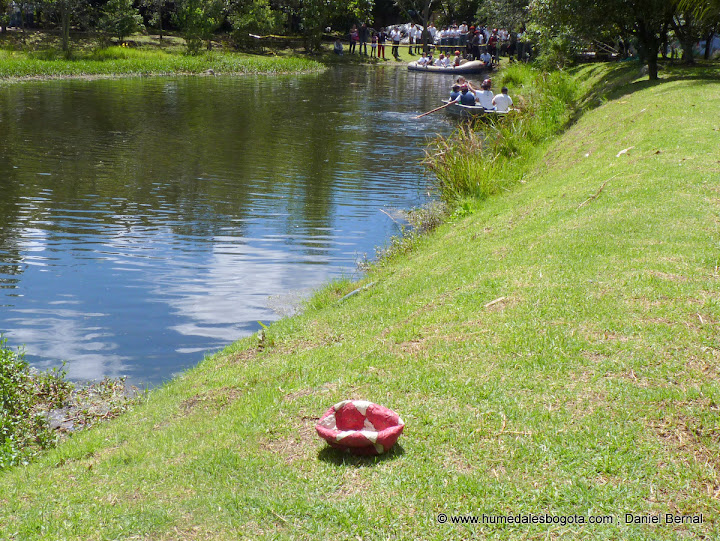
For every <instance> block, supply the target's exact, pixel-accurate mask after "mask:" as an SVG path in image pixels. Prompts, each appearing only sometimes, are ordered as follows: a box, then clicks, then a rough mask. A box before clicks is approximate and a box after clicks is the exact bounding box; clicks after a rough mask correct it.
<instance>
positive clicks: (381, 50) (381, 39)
mask: <svg viewBox="0 0 720 541" xmlns="http://www.w3.org/2000/svg"><path fill="white" fill-rule="evenodd" d="M385 41H387V34H386V33H385V29H384V28H381V29H380V32H379V33H378V37H377V42H378V53H377V54H378V58H380V55H382V59H383V60H385Z"/></svg>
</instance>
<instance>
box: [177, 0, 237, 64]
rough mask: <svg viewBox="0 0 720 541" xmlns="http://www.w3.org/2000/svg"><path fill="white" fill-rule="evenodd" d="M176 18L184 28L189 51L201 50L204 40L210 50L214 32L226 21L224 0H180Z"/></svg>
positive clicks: (181, 27)
mask: <svg viewBox="0 0 720 541" xmlns="http://www.w3.org/2000/svg"><path fill="white" fill-rule="evenodd" d="M175 5H176V12H175V17H174V20H175V22H176V24H177V25H178V26H179V27H180V29H181V30H182V32H183V34H184V37H185V42H186V43H187V49H188V52H189V53H191V54H196V53H198V51H200V47H201V46H202V42H203V40H205V41H206V42H207V48H208V50H209V49H210V48H211V47H212V41H211V40H212V38H213V35H214V32H215V31H216V30H217V29H218V28H220V25H222V23H223V22H224V21H225V13H226V7H227V6H226V4H225V1H224V0H180V1H179V2H177V3H176V4H175Z"/></svg>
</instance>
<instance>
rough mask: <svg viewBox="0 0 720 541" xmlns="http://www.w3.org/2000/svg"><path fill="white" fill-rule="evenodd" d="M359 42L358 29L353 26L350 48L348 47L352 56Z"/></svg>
mask: <svg viewBox="0 0 720 541" xmlns="http://www.w3.org/2000/svg"><path fill="white" fill-rule="evenodd" d="M357 42H358V31H357V27H356V26H353V27H352V28H351V29H350V46H349V47H348V51H349V53H350V54H353V53H354V52H355V47H356V46H357Z"/></svg>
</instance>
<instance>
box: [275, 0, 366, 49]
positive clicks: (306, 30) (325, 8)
mask: <svg viewBox="0 0 720 541" xmlns="http://www.w3.org/2000/svg"><path fill="white" fill-rule="evenodd" d="M373 6H374V0H349V1H343V0H291V3H290V2H289V3H287V4H285V5H284V9H286V10H287V12H288V14H289V16H290V17H291V18H292V19H294V20H296V21H298V22H299V28H300V31H301V33H302V35H303V38H304V39H305V48H306V49H307V50H308V52H315V51H317V50H319V49H320V45H321V43H322V33H323V30H324V29H325V28H326V27H328V26H332V23H333V21H336V20H338V19H343V18H349V19H352V20H359V21H362V22H371V21H372V10H373Z"/></svg>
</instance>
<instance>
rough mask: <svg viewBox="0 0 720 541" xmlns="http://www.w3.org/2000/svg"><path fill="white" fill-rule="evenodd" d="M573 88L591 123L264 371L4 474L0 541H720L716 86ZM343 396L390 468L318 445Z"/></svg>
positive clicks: (302, 335)
mask: <svg viewBox="0 0 720 541" xmlns="http://www.w3.org/2000/svg"><path fill="white" fill-rule="evenodd" d="M620 69H623V68H620ZM626 75H627V74H625V75H623V77H624V76H626ZM577 76H578V77H582V78H586V79H587V78H588V77H590V76H592V77H594V82H593V84H592V86H591V85H590V83H588V87H587V91H588V92H589V91H590V90H592V91H593V92H594V94H593V95H592V96H590V94H587V95H588V96H590V99H592V100H596V101H597V100H598V99H601V100H602V101H603V105H601V106H599V107H598V108H596V109H594V110H592V111H589V112H587V113H586V114H584V115H583V116H582V117H580V118H579V119H578V120H577V122H575V123H574V124H573V125H572V126H571V127H570V128H569V129H568V131H567V132H566V133H564V134H563V135H562V136H560V137H558V138H556V139H554V140H553V141H547V142H545V143H544V147H543V148H544V153H543V155H542V156H541V158H540V159H538V160H536V161H535V163H534V164H530V163H529V162H528V164H527V165H526V173H525V174H524V176H523V178H522V179H521V180H520V181H518V182H517V183H516V184H515V185H514V186H513V188H512V189H511V190H509V191H507V192H504V193H503V194H502V195H500V196H495V197H488V198H486V199H485V201H484V202H483V203H482V204H481V205H480V204H478V205H476V207H475V210H474V212H472V213H471V214H470V215H468V216H465V217H463V218H456V219H455V220H454V221H452V222H450V223H447V224H445V225H443V226H441V227H439V228H438V229H437V230H436V231H435V233H434V234H432V235H430V236H428V237H425V238H423V239H421V240H419V241H417V242H416V243H415V246H414V250H413V251H412V252H411V253H409V254H407V255H406V256H404V257H396V258H392V259H391V260H389V261H386V262H385V263H384V264H382V265H377V266H375V267H374V268H373V269H371V270H370V272H369V274H368V276H367V278H366V279H365V282H376V283H375V285H374V286H373V287H371V288H368V289H366V290H364V291H362V292H361V293H359V294H358V295H355V296H353V297H351V298H349V299H347V300H345V301H343V302H340V301H339V299H340V298H341V297H342V296H343V295H344V294H346V293H348V292H349V291H351V290H353V289H355V288H357V287H358V285H360V284H353V283H350V282H349V281H343V282H340V283H338V284H331V285H329V286H328V287H327V288H326V289H324V290H323V291H322V292H320V293H319V294H318V296H316V297H315V298H314V299H313V300H312V301H311V302H310V306H309V308H308V310H307V311H306V313H304V314H303V315H301V316H299V317H294V318H291V319H285V320H282V321H280V322H278V323H276V324H274V325H272V326H271V327H270V328H269V330H268V331H267V336H266V337H265V339H264V340H263V341H262V347H258V338H257V336H254V337H251V338H248V339H246V340H242V341H240V342H238V343H236V344H234V345H232V346H230V347H229V348H227V349H226V350H225V351H224V352H222V353H220V354H218V355H216V356H214V357H212V358H209V359H207V360H205V361H204V362H203V363H201V364H200V365H199V366H198V367H197V368H196V369H194V370H191V371H189V372H187V373H186V374H184V375H182V376H181V377H179V378H177V379H176V380H174V381H172V382H171V383H169V384H168V385H166V386H165V387H163V388H161V389H158V390H157V391H154V392H153V393H151V395H150V396H149V398H148V399H147V401H146V403H145V404H144V405H142V406H140V407H138V408H137V409H136V410H135V411H134V412H131V413H130V414H128V415H126V416H124V417H123V418H121V419H118V420H116V421H113V422H110V423H108V424H106V425H104V426H101V427H99V428H97V429H94V430H92V431H90V432H87V433H81V434H78V435H77V436H76V437H73V438H72V439H71V440H70V441H68V442H66V443H64V444H62V445H61V446H60V447H59V448H58V449H56V450H53V451H51V452H49V453H48V454H47V455H45V456H44V457H42V458H41V459H40V460H39V461H38V462H36V463H34V464H31V465H29V466H27V467H23V468H17V469H13V470H10V471H8V472H5V473H3V474H0V537H2V538H9V539H13V538H15V539H23V540H25V539H260V538H265V539H357V538H361V539H438V540H439V539H458V540H459V539H468V538H471V537H475V538H488V539H568V540H570V539H573V540H574V539H648V540H650V539H653V540H655V539H686V538H705V539H717V538H718V537H720V522H718V520H720V513H719V512H720V499H719V498H720V460H719V459H718V457H720V384H719V383H718V382H719V381H720V380H719V375H720V374H719V372H720V354H719V353H718V352H719V351H720V333H719V332H718V322H720V302H718V299H719V298H720V296H719V294H720V275H719V274H718V265H720V261H719V260H720V253H719V250H718V241H719V235H718V227H719V224H720V211H719V210H718V203H719V202H720V182H719V181H720V163H719V162H718V159H719V158H718V155H717V137H718V133H720V132H719V130H720V121H719V120H718V119H719V118H720V92H718V88H720V85H719V83H720V80H719V79H718V76H717V73H716V71H714V69H709V68H699V69H696V70H693V71H690V72H688V71H672V70H667V71H665V72H664V73H663V76H664V77H665V80H664V81H662V82H660V83H658V84H648V83H645V82H629V83H628V84H627V85H624V86H622V87H621V88H620V89H618V90H615V91H614V92H612V93H611V94H610V95H605V96H603V94H606V91H597V89H598V85H599V86H600V87H605V81H607V80H610V79H612V78H614V77H615V76H616V72H614V70H613V69H612V68H609V67H607V66H605V67H601V68H597V69H596V68H594V67H586V68H585V70H583V71H579V72H578V73H577ZM628 78H629V76H628ZM579 99H580V101H582V99H583V96H579ZM679 103H682V104H686V106H685V107H677V104H679ZM626 149H630V150H626ZM623 150H626V152H624V153H621V151H623ZM345 398H364V399H368V400H372V401H375V402H378V403H381V404H384V405H386V406H388V407H390V408H392V409H394V410H396V411H398V412H399V413H400V414H401V415H402V416H403V418H404V419H405V421H406V423H407V426H406V430H405V433H404V435H403V436H402V437H401V439H400V442H399V446H398V447H396V448H395V449H394V452H392V453H391V454H389V455H388V456H385V457H382V458H380V459H359V458H352V457H348V456H344V455H342V454H339V453H336V452H335V451H331V450H329V449H328V448H326V446H325V445H324V443H322V442H321V441H320V440H319V439H318V438H317V436H316V435H315V433H314V429H313V426H314V422H315V420H316V419H317V418H318V417H319V416H320V415H321V414H322V413H323V411H324V410H325V409H326V408H327V407H329V406H330V405H331V404H333V403H335V402H337V401H339V400H342V399H345ZM439 513H446V514H447V515H466V514H474V515H477V516H480V515H481V514H482V513H484V514H486V515H500V514H502V515H510V514H512V515H517V514H520V513H537V514H545V513H549V514H552V515H556V516H560V515H580V516H583V517H586V518H587V517H588V516H590V515H610V516H612V517H614V519H615V523H613V524H605V525H591V524H573V525H566V526H563V525H560V524H555V525H541V524H535V525H521V526H517V525H505V526H496V525H452V524H442V525H441V524H438V523H437V520H436V519H437V516H438V514H439ZM624 513H635V514H661V515H662V518H663V519H664V514H665V513H684V514H694V513H703V517H704V523H703V524H701V525H664V524H661V525H658V526H652V525H633V524H625V523H624V521H623V519H624ZM618 521H619V522H618Z"/></svg>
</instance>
